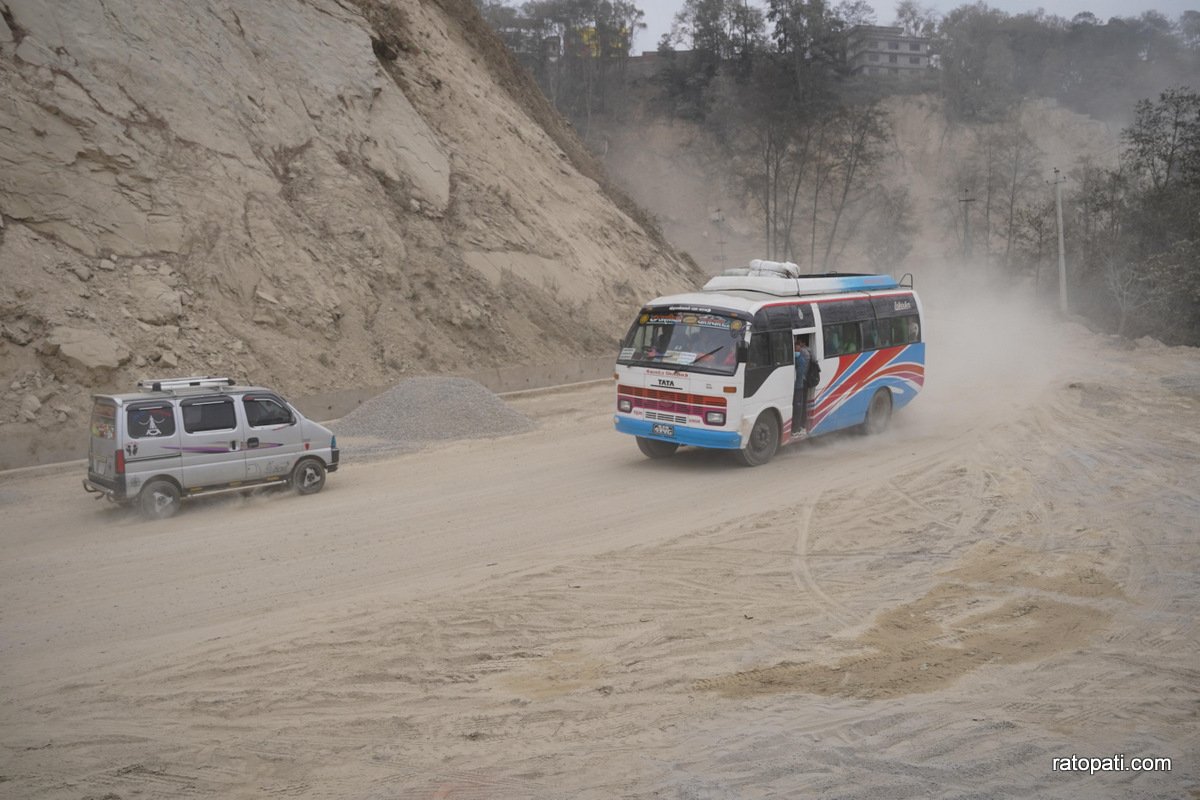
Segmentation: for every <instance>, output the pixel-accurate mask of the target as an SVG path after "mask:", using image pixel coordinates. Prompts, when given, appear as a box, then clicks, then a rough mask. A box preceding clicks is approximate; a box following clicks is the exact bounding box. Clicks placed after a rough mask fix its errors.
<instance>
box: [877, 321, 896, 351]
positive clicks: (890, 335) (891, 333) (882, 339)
mask: <svg viewBox="0 0 1200 800" xmlns="http://www.w3.org/2000/svg"><path fill="white" fill-rule="evenodd" d="M875 327H876V329H877V330H878V331H879V346H880V347H891V346H892V345H894V344H899V342H897V341H896V325H895V320H893V319H891V318H887V319H881V320H877V321H876V323H875Z"/></svg>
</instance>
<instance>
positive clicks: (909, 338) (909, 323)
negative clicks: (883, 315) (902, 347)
mask: <svg viewBox="0 0 1200 800" xmlns="http://www.w3.org/2000/svg"><path fill="white" fill-rule="evenodd" d="M901 319H902V320H903V321H904V333H905V336H904V341H906V342H919V341H921V321H920V319H919V318H918V317H915V316H913V317H902V318H901Z"/></svg>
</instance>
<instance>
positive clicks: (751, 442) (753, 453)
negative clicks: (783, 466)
mask: <svg viewBox="0 0 1200 800" xmlns="http://www.w3.org/2000/svg"><path fill="white" fill-rule="evenodd" d="M778 449H779V420H778V419H776V418H775V415H774V414H772V413H771V412H770V411H764V412H763V413H761V414H759V415H758V419H756V420H754V427H753V428H751V429H750V435H749V436H748V437H747V439H746V446H745V447H743V448H742V449H741V450H736V451H734V452H736V453H737V456H738V460H740V461H741V462H742V463H743V464H745V465H746V466H747V467H757V466H759V465H761V464H765V463H767V462H768V461H770V460H771V458H772V457H774V455H775V451H776V450H778Z"/></svg>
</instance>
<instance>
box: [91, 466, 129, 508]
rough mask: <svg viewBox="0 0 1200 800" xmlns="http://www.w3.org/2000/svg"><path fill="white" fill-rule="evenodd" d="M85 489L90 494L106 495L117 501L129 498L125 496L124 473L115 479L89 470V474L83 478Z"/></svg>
mask: <svg viewBox="0 0 1200 800" xmlns="http://www.w3.org/2000/svg"><path fill="white" fill-rule="evenodd" d="M83 490H84V491H85V492H87V493H88V494H102V495H105V496H106V497H107V498H108V499H109V500H114V501H116V502H122V501H124V500H126V499H128V498H127V497H126V496H125V476H124V475H121V476H120V477H118V478H116V479H115V480H109V479H107V478H101V477H100V476H99V475H96V474H94V473H91V472H89V473H88V476H87V477H86V478H84V479H83Z"/></svg>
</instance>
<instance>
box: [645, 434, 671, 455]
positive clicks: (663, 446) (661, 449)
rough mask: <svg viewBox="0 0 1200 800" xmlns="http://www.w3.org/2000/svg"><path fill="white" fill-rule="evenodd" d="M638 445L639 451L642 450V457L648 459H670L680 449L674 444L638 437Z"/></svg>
mask: <svg viewBox="0 0 1200 800" xmlns="http://www.w3.org/2000/svg"><path fill="white" fill-rule="evenodd" d="M637 444H638V450H641V451H642V455H644V456H646V458H670V457H671V456H673V455H675V451H676V450H678V449H679V445H677V444H675V443H674V442H664V441H661V440H659V439H647V438H646V437H644V436H639V437H637Z"/></svg>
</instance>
